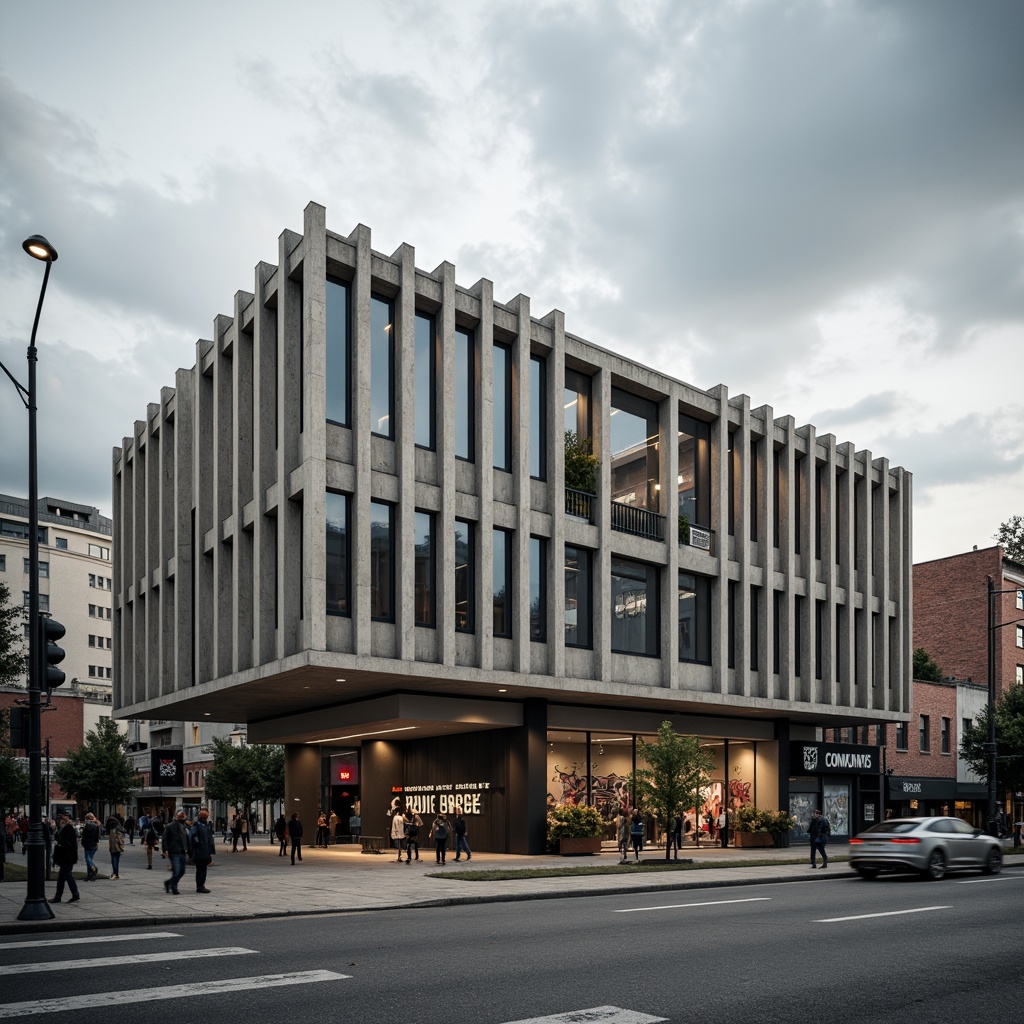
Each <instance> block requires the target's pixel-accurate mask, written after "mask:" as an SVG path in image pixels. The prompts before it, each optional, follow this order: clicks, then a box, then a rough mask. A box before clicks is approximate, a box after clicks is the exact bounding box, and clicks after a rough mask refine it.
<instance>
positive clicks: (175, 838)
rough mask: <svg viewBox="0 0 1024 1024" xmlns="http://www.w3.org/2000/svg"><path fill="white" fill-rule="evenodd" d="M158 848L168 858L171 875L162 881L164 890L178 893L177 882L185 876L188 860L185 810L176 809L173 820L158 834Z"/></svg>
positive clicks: (174, 893)
mask: <svg viewBox="0 0 1024 1024" xmlns="http://www.w3.org/2000/svg"><path fill="white" fill-rule="evenodd" d="M160 849H161V850H162V851H163V854H162V855H163V856H164V857H167V858H169V859H170V862H171V877H170V878H168V879H167V880H166V881H165V882H164V892H168V893H171V894H173V895H174V896H177V895H178V883H179V882H180V881H181V880H182V878H184V877H185V864H186V863H187V862H188V854H189V838H188V828H187V827H186V825H185V812H184V811H178V813H177V814H176V815H175V816H174V820H173V821H172V822H171V823H170V824H169V825H168V826H167V827H166V828H165V829H164V831H163V834H162V835H161V836H160Z"/></svg>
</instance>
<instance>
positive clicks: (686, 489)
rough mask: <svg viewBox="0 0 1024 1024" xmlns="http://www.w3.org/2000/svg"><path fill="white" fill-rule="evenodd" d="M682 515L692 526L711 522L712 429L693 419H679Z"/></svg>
mask: <svg viewBox="0 0 1024 1024" xmlns="http://www.w3.org/2000/svg"><path fill="white" fill-rule="evenodd" d="M678 447H679V476H678V478H677V480H676V484H677V487H678V489H679V515H681V516H686V517H687V518H688V519H689V522H690V523H691V524H697V525H699V526H708V525H710V523H711V488H710V487H709V481H710V480H711V428H710V427H709V426H708V424H707V423H703V422H701V421H700V420H695V419H694V418H693V417H692V416H684V415H682V414H680V416H679V438H678Z"/></svg>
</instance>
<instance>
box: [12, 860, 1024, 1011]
mask: <svg viewBox="0 0 1024 1024" xmlns="http://www.w3.org/2000/svg"><path fill="white" fill-rule="evenodd" d="M830 870H832V869H830ZM1022 906H1024V870H1020V869H1011V870H1007V871H1005V872H1004V873H1003V874H1002V875H999V876H997V877H995V878H986V877H982V876H979V875H961V876H955V877H950V878H947V879H945V880H943V881H941V882H937V883H936V882H924V881H921V880H918V879H916V878H911V877H883V878H882V879H880V880H878V881H875V882H864V881H861V880H859V879H857V878H854V877H851V876H850V875H849V873H848V872H846V871H837V872H836V875H835V878H834V879H830V880H829V881H828V882H822V881H820V880H818V881H816V882H815V883H791V884H787V885H761V886H742V887H735V888H714V889H702V890H687V891H683V892H664V893H644V894H634V895H631V896H622V895H619V896H607V897H606V896H597V897H588V898H581V899H565V900H549V901H543V902H532V901H530V902H522V903H500V904H483V905H473V906H459V907H449V908H426V909H418V910H408V911H404V910H396V911H387V912H377V913H367V914H342V915H325V916H323V917H305V918H300V919H273V920H257V921H246V922H234V923H215V924H201V925H184V926H174V927H168V928H160V929H157V928H144V929H124V930H123V931H121V932H119V931H116V930H115V931H111V930H109V929H108V930H104V931H102V932H97V933H95V934H89V933H74V934H68V935H64V936H61V937H60V938H56V937H51V936H43V935H33V936H26V937H24V938H20V937H19V938H14V937H11V938H9V939H5V940H4V941H2V942H0V985H2V990H3V992H4V1000H3V1002H2V1003H0V1017H4V1016H10V1017H15V1016H17V1017H24V1016H26V1015H36V1014H37V1015H40V1017H41V1018H43V1019H44V1018H45V1016H47V1015H50V1014H52V1013H56V1012H63V1013H67V1012H72V1013H76V1012H78V1011H79V1010H80V1009H82V1008H85V1009H87V1011H88V1012H90V1015H92V1013H101V1014H102V1015H103V1017H104V1022H105V1024H122V1022H123V1024H129V1022H131V1024H137V1022H138V1020H139V1011H140V1004H141V1005H144V1006H148V1007H150V1008H153V1007H154V1006H155V1007H156V1008H157V1009H158V1010H159V1011H160V1012H158V1013H157V1014H156V1016H153V1017H152V1018H151V1019H153V1020H158V1021H163V1020H165V1019H166V1020H170V1019H173V1015H174V1011H173V1010H172V1009H171V1004H169V1003H163V1004H160V1003H159V1001H160V1000H161V999H171V1000H173V999H174V998H176V997H177V998H182V999H192V998H194V997H196V996H199V997H201V998H202V1000H203V1003H204V1007H203V1009H202V1011H200V1012H202V1013H203V1014H204V1015H209V1016H211V1017H214V1018H217V1017H224V1016H225V1015H226V1016H227V1017H228V1019H231V1020H235V1019H247V1020H260V1021H263V1020H267V1019H274V1018H276V1017H278V1016H289V1017H290V1016H293V1015H299V1016H301V1017H308V1016H314V1017H316V1018H317V1019H319V1020H323V1021H325V1022H330V1021H349V1020H351V1021H360V1022H367V1024H373V1022H377V1021H381V1022H383V1021H387V1022H393V1021H396V1020H397V1021H402V1022H403V1024H404V1022H411V1024H416V1022H423V1024H434V1022H437V1024H441V1022H443V1024H452V1022H454V1021H458V1022H460V1024H463V1022H473V1024H477V1022H478V1024H505V1022H511V1021H517V1022H518V1021H523V1020H535V1019H537V1018H546V1017H549V1016H551V1015H562V1014H566V1015H567V1016H564V1017H561V1018H559V1017H555V1019H556V1020H558V1019H561V1020H564V1021H574V1022H590V1021H595V1022H596V1021H601V1022H607V1024H644V1022H646V1021H653V1020H669V1021H679V1022H682V1021H686V1022H715V1024H722V1022H724V1021H730V1022H731V1021H755V1022H764V1024H771V1022H786V1024H790V1022H792V1021H794V1020H810V1021H812V1022H817V1021H819V1020H820V1021H822V1022H824V1024H844V1022H874V1021H878V1022H882V1021H885V1022H897V1024H898V1022H904V1021H905V1022H913V1024H945V1022H954V1021H956V1022H958V1024H959V1022H962V1021H965V1020H966V1021H979V1020H992V1021H1015V1020H1020V1019H1021V1017H1022V1013H1021V1000H1022V994H1021V982H1022V981H1024V957H1022V955H1021V954H1022V952H1024V937H1022V935H1024V933H1022V927H1024V921H1022V919H1021V908H1022ZM598 1007H615V1008H619V1011H622V1012H617V1011H613V1010H611V1009H606V1010H603V1011H597V1010H596V1009H595V1008H598ZM584 1010H593V1011H594V1012H592V1013H590V1014H582V1013H581V1012H580V1011H584ZM182 1012H192V1011H187V1010H185V1008H184V1006H183V1008H182Z"/></svg>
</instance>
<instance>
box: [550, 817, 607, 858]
mask: <svg viewBox="0 0 1024 1024" xmlns="http://www.w3.org/2000/svg"><path fill="white" fill-rule="evenodd" d="M603 831H604V819H603V818H602V817H601V812H600V811H598V809H597V808H596V807H588V806H587V805H586V804H558V805H556V806H555V807H552V808H550V810H549V811H548V843H549V845H550V846H551V847H552V849H554V848H556V847H557V849H558V852H559V853H560V854H561V855H562V856H563V857H568V856H578V855H580V854H586V853H600V852H601V833H602V832H603Z"/></svg>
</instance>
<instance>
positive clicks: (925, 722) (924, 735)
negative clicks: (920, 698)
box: [917, 715, 932, 754]
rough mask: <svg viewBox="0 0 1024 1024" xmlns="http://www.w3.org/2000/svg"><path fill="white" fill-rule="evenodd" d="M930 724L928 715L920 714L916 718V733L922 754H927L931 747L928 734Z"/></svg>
mask: <svg viewBox="0 0 1024 1024" xmlns="http://www.w3.org/2000/svg"><path fill="white" fill-rule="evenodd" d="M930 724H931V723H930V719H929V716H928V715H921V716H920V717H919V718H918V725H917V735H918V740H919V743H920V750H921V753H922V754H927V753H928V752H929V751H930V750H931V748H932V741H931V736H930V735H929V726H930Z"/></svg>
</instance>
